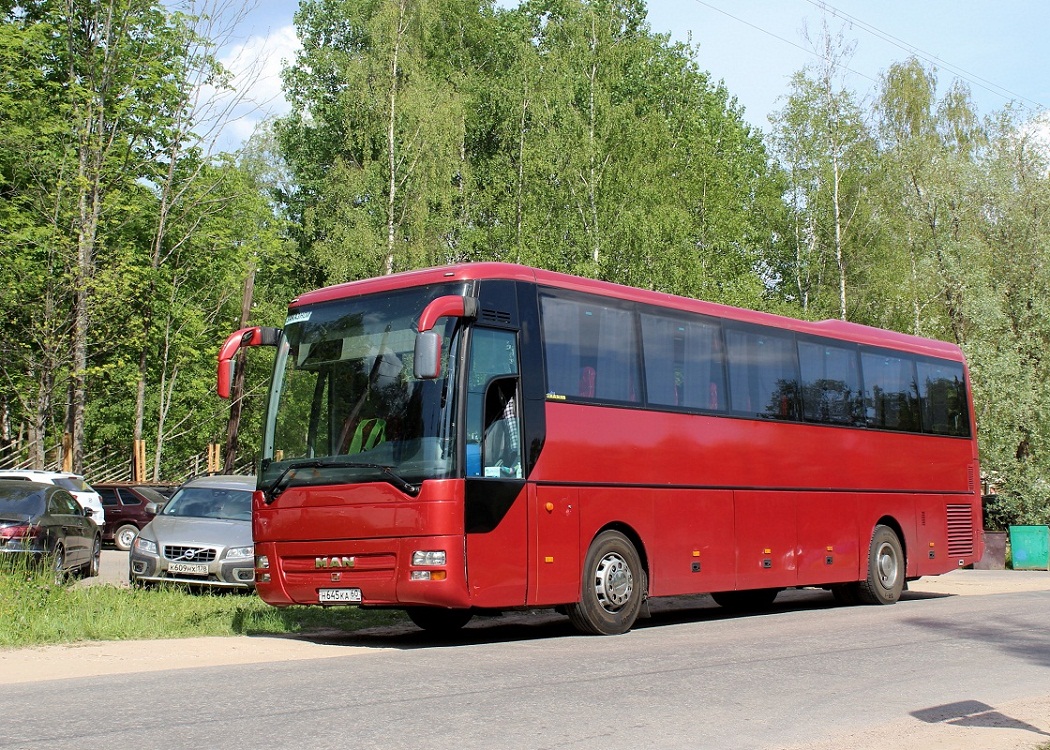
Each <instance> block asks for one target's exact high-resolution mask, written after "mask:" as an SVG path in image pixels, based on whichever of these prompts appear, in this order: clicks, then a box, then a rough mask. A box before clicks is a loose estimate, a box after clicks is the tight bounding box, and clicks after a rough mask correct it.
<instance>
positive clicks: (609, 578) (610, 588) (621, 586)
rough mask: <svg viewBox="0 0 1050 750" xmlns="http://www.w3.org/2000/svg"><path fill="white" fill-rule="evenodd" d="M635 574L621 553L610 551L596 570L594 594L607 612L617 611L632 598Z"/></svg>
mask: <svg viewBox="0 0 1050 750" xmlns="http://www.w3.org/2000/svg"><path fill="white" fill-rule="evenodd" d="M633 591H634V574H632V573H631V567H630V566H629V565H628V564H627V561H626V560H624V559H623V558H622V557H621V556H620V555H618V554H617V553H615V552H610V553H609V554H607V555H606V556H605V557H603V558H602V559H601V560H600V561H599V562H598V567H597V568H596V569H595V571H594V595H595V596H596V597H597V598H598V603H599V604H601V605H602V608H603V609H605V611H606V612H616V611H617V610H619V609H620V608H622V607H623V606H624V605H625V604H627V602H629V601H630V600H631V593H632V592H633Z"/></svg>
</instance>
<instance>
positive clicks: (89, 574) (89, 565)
mask: <svg viewBox="0 0 1050 750" xmlns="http://www.w3.org/2000/svg"><path fill="white" fill-rule="evenodd" d="M101 567H102V537H101V536H100V535H97V534H96V535H95V539H94V541H93V542H92V543H91V557H90V558H89V559H88V561H87V562H86V563H84V565H83V567H81V569H80V575H81V576H83V577H84V578H95V577H96V576H97V575H98V571H99V569H100V568H101Z"/></svg>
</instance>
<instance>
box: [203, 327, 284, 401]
mask: <svg viewBox="0 0 1050 750" xmlns="http://www.w3.org/2000/svg"><path fill="white" fill-rule="evenodd" d="M280 340H281V329H280V328H270V327H269V326H252V327H251V328H241V329H240V330H239V331H234V332H233V333H231V334H230V335H229V337H228V338H227V339H226V342H225V343H224V344H223V345H222V348H221V349H219V367H218V374H217V375H218V377H217V378H216V380H217V382H216V387H215V392H216V393H218V394H219V397H220V398H229V397H230V394H231V393H232V391H233V378H234V375H235V374H236V370H237V367H236V364H235V362H234V359H233V358H234V356H236V354H237V351H238V350H239V349H240V348H241V347H242V346H277V344H278V342H279V341H280Z"/></svg>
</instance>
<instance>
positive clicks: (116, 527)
mask: <svg viewBox="0 0 1050 750" xmlns="http://www.w3.org/2000/svg"><path fill="white" fill-rule="evenodd" d="M92 486H93V487H94V488H95V492H97V493H98V494H99V495H100V496H101V497H102V507H103V508H105V509H106V525H105V527H104V528H103V529H102V541H103V542H104V543H107V544H108V543H111V544H113V546H114V547H116V548H117V549H119V550H122V551H124V552H127V551H128V550H129V549H131V543H132V542H133V541H135V537H136V536H138V533H139V529H141V528H142V527H143V526H145V525H146V524H147V523H149V522H150V521H152V520H153V516H154V515H155V514H154V513H150V512H149V511H148V510H147V508H148V506H149V504H150V503H155V504H156V507H157V509H160V508H162V507H164V504H165V503H166V502H168V498H167V497H166V496H165V495H163V494H162V493H161V492H160V491H158V489H157V488H156V487H152V486H150V485H145V484H127V483H124V482H104V483H101V484H94V485H92Z"/></svg>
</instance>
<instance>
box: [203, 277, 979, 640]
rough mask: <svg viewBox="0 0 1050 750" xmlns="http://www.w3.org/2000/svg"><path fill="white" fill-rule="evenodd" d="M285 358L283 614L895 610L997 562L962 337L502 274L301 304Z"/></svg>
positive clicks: (268, 585)
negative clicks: (937, 580)
mask: <svg viewBox="0 0 1050 750" xmlns="http://www.w3.org/2000/svg"><path fill="white" fill-rule="evenodd" d="M259 345H271V346H276V347H277V355H276V359H275V364H274V370H273V376H272V379H271V381H270V388H269V396H268V403H267V407H266V416H265V435H264V440H263V447H262V460H261V465H260V467H259V472H258V473H259V488H258V491H257V492H256V493H255V496H254V498H255V499H254V505H253V527H254V535H255V554H256V571H255V573H256V586H257V589H258V592H259V594H260V596H261V597H262V598H263V599H264V600H265V601H267V602H269V603H270V604H273V605H276V606H278V607H280V606H288V605H293V604H305V605H322V606H328V605H345V604H352V605H359V606H362V607H386V608H402V609H404V610H406V611H407V613H408V615H409V617H410V618H411V619H412V620H413V622H415V623H416V624H417V625H419V626H421V627H423V628H426V629H433V630H448V629H452V628H458V627H461V626H462V625H464V624H465V623H466V622H467V621H468V620H469V619H470V618H471V616H472V615H473V614H474V613H477V612H486V611H501V610H513V609H524V608H532V607H548V608H550V607H554V608H557V609H558V610H559V611H564V612H565V613H567V614H568V616H569V617H570V618H571V620H572V622H573V624H574V625H575V626H576V627H577V628H578V629H580V630H581V631H584V632H590V633H600V634H615V633H622V632H624V631H626V630H628V629H630V628H631V626H632V624H633V623H634V622H635V619H636V618H637V617H638V616H639V614H641V613H644V612H645V611H646V600H647V599H648V597H657V596H674V595H682V594H697V593H710V594H711V595H712V596H713V598H714V600H715V601H716V602H718V603H719V604H721V605H723V606H726V607H732V608H739V609H746V608H761V607H765V606H768V605H769V604H771V603H772V601H773V599H774V597H776V595H777V593H778V592H780V591H782V590H784V589H787V588H792V587H804V586H811V587H822V588H826V589H829V590H830V591H831V592H833V594H834V596H835V598H836V599H837V600H839V601H840V602H843V603H871V604H891V603H893V602H895V601H896V600H897V599H898V598H899V596H900V595H901V591H902V590H903V588H904V587H905V586H906V584H907V581H908V580H912V579H915V578H918V577H920V576H927V575H936V574H939V573H945V572H947V571H950V570H953V569H956V568H959V567H963V566H966V565H969V564H971V563H973V562H974V561H975V560H976V559H978V558H979V557H980V554H981V551H982V550H981V535H980V532H981V528H980V527H981V523H980V518H981V513H980V504H979V503H980V489H979V486H978V476H979V472H978V458H977V442H976V428H975V425H974V418H973V405H972V400H971V395H970V389H969V387H968V372H967V367H966V362H965V360H964V358H963V355H962V352H961V351H960V350H959V348H958V347H956V346H954V345H951V344H947V343H944V342H940V341H934V340H928V339H923V338H918V337H914V336H908V335H904V334H900V333H894V332H890V331H883V330H878V329H874V328H869V327H866V326H860V325H855V324H850V323H845V322H842V321H837V320H828V321H823V322H816V323H814V322H805V321H799V320H792V319H789V318H784V317H779V316H775V315H770V314H764V313H758V312H753V311H748V310H741V309H735V308H732V307H727V306H723V305H716V304H711V303H707V302H702V301H697V300H692V299H684V298H680V297H675V296H672V295H668V294H661V293H657V292H652V291H644V290H639V289H632V288H628V287H624V286H619V285H616V284H611V283H606V282H601V281H594V280H589V279H583V278H577V277H573V276H568V275H564V274H559V273H553V272H549V271H543V270H538V269H533V268H526V267H522V266H516V265H508V264H500V263H476V264H465V265H458V266H451V267H447V268H436V269H429V270H422V271H413V272H408V273H402V274H396V275H391V276H386V277H383V278H377V279H369V280H365V281H356V282H351V283H346V284H341V285H338V286H332V287H328V288H325V289H320V290H318V291H314V292H310V293H308V294H304V295H302V296H300V297H298V298H297V299H295V300H293V301H292V302H291V304H290V305H289V309H288V317H287V320H286V321H285V324H284V328H283V329H281V330H278V329H274V328H261V327H255V328H246V329H242V330H240V331H237V332H236V333H234V334H233V335H231V336H230V338H229V339H228V340H227V341H226V343H225V345H224V346H223V347H222V350H221V352H220V354H219V393H220V395H223V396H226V397H228V396H229V392H230V384H231V382H232V374H233V369H234V355H235V354H236V352H237V351H238V349H240V348H241V347H244V346H259Z"/></svg>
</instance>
